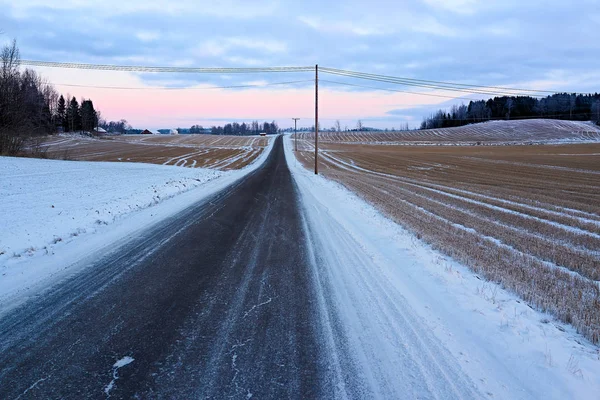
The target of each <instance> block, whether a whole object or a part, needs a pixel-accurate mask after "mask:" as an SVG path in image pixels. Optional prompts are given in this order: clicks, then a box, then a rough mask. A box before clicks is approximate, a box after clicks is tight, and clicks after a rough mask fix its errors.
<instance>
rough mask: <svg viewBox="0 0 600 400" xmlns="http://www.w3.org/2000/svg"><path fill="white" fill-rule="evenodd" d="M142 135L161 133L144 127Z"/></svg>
mask: <svg viewBox="0 0 600 400" xmlns="http://www.w3.org/2000/svg"><path fill="white" fill-rule="evenodd" d="M141 134H142V135H160V132H159V131H151V130H150V129H144V130H143V131H142V133H141Z"/></svg>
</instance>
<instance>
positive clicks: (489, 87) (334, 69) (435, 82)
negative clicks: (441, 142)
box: [323, 68, 556, 93]
mask: <svg viewBox="0 0 600 400" xmlns="http://www.w3.org/2000/svg"><path fill="white" fill-rule="evenodd" d="M323 69H327V70H330V71H335V72H345V73H352V74H361V75H368V76H373V77H380V78H388V79H402V80H406V81H413V82H420V83H427V84H439V85H449V86H451V87H453V86H462V87H471V88H476V89H484V90H487V89H499V90H502V91H511V92H538V93H556V91H551V90H538V89H522V88H512V87H502V86H484V85H472V84H465V83H456V82H443V81H432V80H425V79H415V78H403V77H393V76H387V75H380V74H369V73H364V72H355V71H347V70H342V69H336V68H323Z"/></svg>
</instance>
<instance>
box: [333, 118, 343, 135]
mask: <svg viewBox="0 0 600 400" xmlns="http://www.w3.org/2000/svg"><path fill="white" fill-rule="evenodd" d="M334 128H335V132H341V131H342V126H341V125H340V120H339V119H337V120H335V125H334Z"/></svg>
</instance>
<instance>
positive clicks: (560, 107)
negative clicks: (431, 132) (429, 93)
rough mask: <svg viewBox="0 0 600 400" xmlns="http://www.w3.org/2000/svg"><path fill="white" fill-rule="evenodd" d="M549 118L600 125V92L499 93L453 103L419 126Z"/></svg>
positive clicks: (433, 126) (448, 125)
mask: <svg viewBox="0 0 600 400" xmlns="http://www.w3.org/2000/svg"><path fill="white" fill-rule="evenodd" d="M526 118H549V119H562V120H569V121H592V122H595V123H596V124H598V125H600V94H599V93H595V94H585V95H584V94H576V93H556V94H553V95H550V96H547V97H544V98H541V99H539V98H534V97H530V96H502V97H494V98H492V99H489V100H478V101H471V102H469V104H468V105H465V104H461V105H453V106H452V107H451V108H450V110H449V111H447V110H438V111H437V112H435V113H432V114H431V115H430V116H429V117H425V118H423V122H422V123H421V129H433V128H449V127H455V126H463V125H467V124H472V123H476V122H485V121H491V120H511V119H526Z"/></svg>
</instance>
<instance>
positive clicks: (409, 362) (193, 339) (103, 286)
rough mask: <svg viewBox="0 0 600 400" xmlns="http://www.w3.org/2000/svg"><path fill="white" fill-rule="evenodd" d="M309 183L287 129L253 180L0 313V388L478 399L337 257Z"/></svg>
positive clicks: (3, 394)
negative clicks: (313, 211) (305, 190)
mask: <svg viewBox="0 0 600 400" xmlns="http://www.w3.org/2000/svg"><path fill="white" fill-rule="evenodd" d="M298 193H299V189H298V187H297V186H296V184H295V183H294V180H293V178H292V176H291V174H290V171H289V169H288V167H287V164H286V160H285V154H284V150H283V145H282V138H281V137H278V138H277V139H276V143H275V145H274V148H273V150H272V152H271V154H270V155H269V157H268V159H267V161H266V162H265V164H264V165H263V166H262V167H261V168H259V169H257V170H256V171H255V172H253V173H251V174H250V175H248V176H247V177H246V178H244V179H242V180H241V181H238V182H237V183H235V184H234V185H232V186H230V187H228V188H227V189H226V190H224V191H222V192H220V193H218V194H216V195H214V196H213V197H211V198H209V199H207V200H205V201H202V202H200V203H198V204H196V205H194V206H192V207H190V208H189V209H187V210H186V211H184V212H183V213H180V214H179V215H177V216H176V217H173V218H171V219H168V220H166V221H165V222H164V223H163V224H161V225H160V226H158V227H155V228H153V229H151V230H148V231H146V232H144V233H143V234H140V236H139V237H136V238H133V239H132V240H131V241H130V242H129V243H127V244H126V245H124V246H123V247H121V248H119V249H116V250H114V251H113V252H112V253H111V254H104V255H103V256H102V257H100V258H99V259H97V261H95V262H94V265H91V266H90V267H89V268H86V269H85V270H83V272H82V273H80V274H78V275H76V276H75V277H73V278H71V279H70V280H68V281H66V282H63V283H61V284H60V285H57V287H55V288H53V289H51V290H50V291H49V292H48V293H44V294H43V295H42V296H39V297H37V298H36V299H34V300H31V301H29V302H28V303H27V304H25V305H24V306H22V307H21V308H19V309H17V310H14V311H12V312H11V313H10V314H8V315H5V316H4V317H2V319H1V320H0V398H2V399H13V398H20V399H25V398H75V399H81V398H106V397H112V398H143V399H146V398H182V399H192V398H250V397H254V398H276V399H282V398H302V399H307V398H340V397H342V398H346V397H347V398H370V397H388V398H389V397H394V398H398V396H400V397H403V396H406V397H410V398H413V397H415V396H416V397H435V398H467V397H469V398H473V397H478V395H476V394H474V393H473V392H472V390H474V389H473V386H472V385H471V384H470V381H469V380H468V379H467V378H465V377H464V376H463V375H462V373H461V372H460V369H457V368H456V367H455V366H454V365H453V364H452V362H451V361H448V360H451V358H448V357H447V356H446V355H445V353H444V350H443V349H438V348H436V347H435V346H433V344H435V343H434V341H429V340H428V336H427V334H425V333H423V332H420V331H419V329H418V328H419V327H418V326H417V325H416V324H417V322H418V321H417V322H415V320H414V319H413V318H412V317H411V315H410V312H408V311H409V310H406V309H404V310H403V309H402V304H400V305H398V304H395V303H394V304H391V303H390V302H391V298H390V293H389V290H388V289H387V288H386V286H385V285H386V283H385V280H381V279H380V278H376V280H373V278H372V277H371V278H369V274H371V275H372V271H371V272H368V271H365V270H364V268H365V266H368V262H369V261H368V260H366V259H365V256H364V255H360V254H356V253H352V252H344V254H345V257H346V258H344V257H343V256H340V260H341V261H340V262H341V263H342V264H343V265H342V264H340V265H338V266H336V267H335V268H332V266H331V265H328V261H327V259H329V260H331V257H329V258H328V257H327V251H332V250H331V249H330V250H326V249H325V245H324V244H323V243H321V244H319V240H320V239H319V238H318V234H317V233H315V232H313V233H312V234H311V233H310V232H311V230H312V229H311V228H310V221H309V218H307V217H305V215H304V214H305V213H306V209H305V208H303V207H302V206H301V204H300V203H301V199H300V196H299V194H298ZM319 218H323V221H325V220H326V218H327V215H325V214H323V215H322V216H321V217H319ZM325 225H326V226H327V227H328V228H327V229H332V231H331V232H330V231H328V230H327V229H325V230H321V233H322V234H323V233H324V234H326V235H328V236H329V235H332V237H328V239H327V240H328V243H327V246H329V245H331V244H332V243H333V242H332V241H335V240H340V241H342V242H343V241H348V240H349V239H348V238H347V237H346V236H344V235H340V234H338V233H336V232H335V225H333V224H330V225H327V224H325ZM354 248H355V249H356V246H354ZM355 252H356V250H355ZM333 256H334V258H335V257H338V255H336V254H333ZM361 268H362V270H361ZM345 271H347V272H345ZM356 274H359V275H360V274H363V275H360V276H362V277H361V278H360V279H359V281H361V282H363V283H362V284H361V285H362V286H365V287H362V288H361V287H356V288H353V287H352V285H354V283H352V282H356V280H351V279H350V277H351V276H354V275H356ZM333 281H335V282H333ZM343 285H346V287H344V286H343ZM359 286H360V285H359ZM367 303H368V304H367ZM388 303H390V304H388ZM378 307H380V308H378ZM378 310H380V311H381V313H379V312H378ZM384 311H385V312H384ZM348 321H349V322H348ZM390 321H392V322H390ZM380 327H381V328H380ZM432 343H433V344H432Z"/></svg>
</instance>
